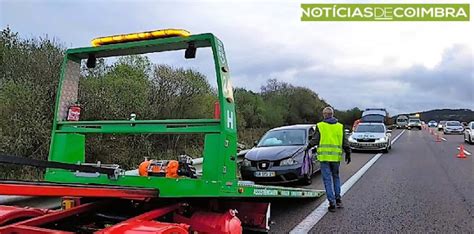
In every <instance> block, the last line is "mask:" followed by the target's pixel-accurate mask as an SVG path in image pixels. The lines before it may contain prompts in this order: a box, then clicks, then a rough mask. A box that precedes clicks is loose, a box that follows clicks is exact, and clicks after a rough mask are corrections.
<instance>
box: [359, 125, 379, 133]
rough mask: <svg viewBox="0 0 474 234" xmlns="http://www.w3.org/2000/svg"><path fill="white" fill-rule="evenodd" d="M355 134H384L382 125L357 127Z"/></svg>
mask: <svg viewBox="0 0 474 234" xmlns="http://www.w3.org/2000/svg"><path fill="white" fill-rule="evenodd" d="M355 132H384V127H383V125H359V126H357V129H356V130H355Z"/></svg>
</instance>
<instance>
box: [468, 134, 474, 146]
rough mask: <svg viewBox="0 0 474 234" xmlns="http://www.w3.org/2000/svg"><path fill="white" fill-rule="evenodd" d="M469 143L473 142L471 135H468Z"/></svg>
mask: <svg viewBox="0 0 474 234" xmlns="http://www.w3.org/2000/svg"><path fill="white" fill-rule="evenodd" d="M469 144H474V141H473V140H472V136H471V135H469Z"/></svg>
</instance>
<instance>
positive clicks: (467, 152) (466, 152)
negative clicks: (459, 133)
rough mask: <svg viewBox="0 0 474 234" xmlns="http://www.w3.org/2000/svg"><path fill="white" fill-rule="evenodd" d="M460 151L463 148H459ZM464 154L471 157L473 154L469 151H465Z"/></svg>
mask: <svg viewBox="0 0 474 234" xmlns="http://www.w3.org/2000/svg"><path fill="white" fill-rule="evenodd" d="M458 150H461V148H459V147H458ZM464 153H465V154H467V155H469V156H471V153H469V151H467V150H465V149H464Z"/></svg>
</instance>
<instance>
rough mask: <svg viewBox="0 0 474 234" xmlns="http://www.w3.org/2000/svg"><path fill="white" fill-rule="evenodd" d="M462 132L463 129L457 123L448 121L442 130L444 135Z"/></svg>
mask: <svg viewBox="0 0 474 234" xmlns="http://www.w3.org/2000/svg"><path fill="white" fill-rule="evenodd" d="M463 131H464V127H463V126H462V124H461V123H460V122H459V121H448V122H446V125H445V126H444V128H443V132H444V134H451V133H455V134H462V133H463Z"/></svg>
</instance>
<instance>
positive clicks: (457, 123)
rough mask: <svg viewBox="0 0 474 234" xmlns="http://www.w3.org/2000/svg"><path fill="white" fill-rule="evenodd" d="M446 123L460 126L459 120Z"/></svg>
mask: <svg viewBox="0 0 474 234" xmlns="http://www.w3.org/2000/svg"><path fill="white" fill-rule="evenodd" d="M446 125H447V126H461V123H459V122H448V123H447V124H446Z"/></svg>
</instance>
